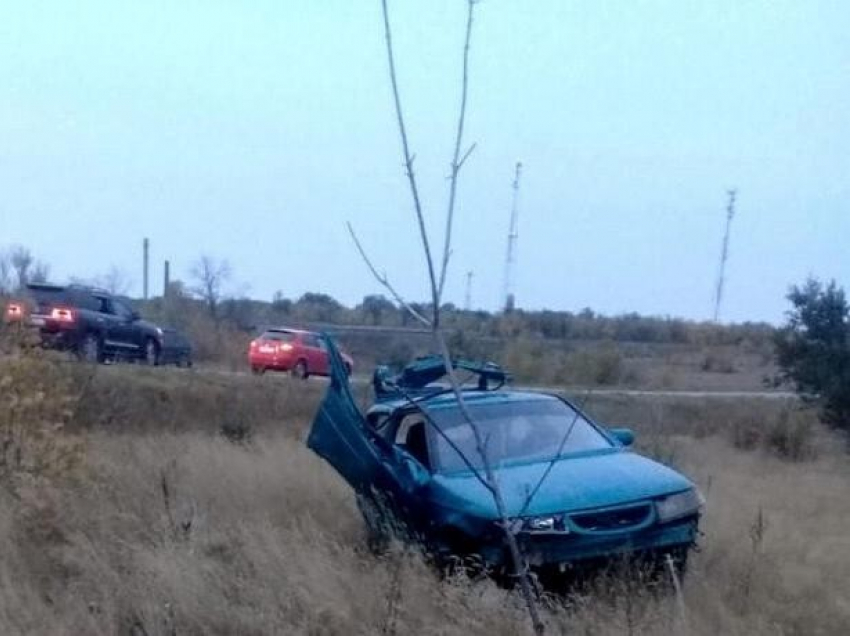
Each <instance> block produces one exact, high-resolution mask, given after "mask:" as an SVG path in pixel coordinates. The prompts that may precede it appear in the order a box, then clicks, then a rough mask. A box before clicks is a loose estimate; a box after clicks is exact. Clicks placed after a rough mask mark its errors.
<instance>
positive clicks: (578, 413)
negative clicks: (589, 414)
mask: <svg viewBox="0 0 850 636" xmlns="http://www.w3.org/2000/svg"><path fill="white" fill-rule="evenodd" d="M589 398H590V389H588V390H587V392H586V393H585V394H584V399H583V400H582V402H581V406H579V408H577V409H576V408H574V409H573V410H574V411H575V413H574V414H573V419H572V422H570V425H569V426H568V427H567V430H566V432H565V433H564V436H563V437H562V438H561V442H560V444H558V450H557V451H556V452H555V455H554V456H553V457H552V459H551V460H550V461H549V464H548V465H547V466H546V470H544V471H543V474H542V475H540V479H538V480H537V483H536V484H535V485H534V488H532V489H531V490H530V491H529V493H528V495H527V496H526V498H525V503H523V505H522V509H521V510H520V511H519V514H518V515H517V517H522V516H523V515H525V513H526V511H527V510H528V507H529V506H530V505H531V502H532V500H533V499H534V497H535V496H536V495H537V492H538V491H539V490H540V487H541V486H542V485H543V482H544V481H546V478H547V477H549V473H550V472H552V468H553V467H554V466H555V464H556V463H557V462H558V460H559V459H561V453H563V452H564V447H565V446H566V445H567V440H568V439H569V438H570V435H572V432H573V428H575V425H576V422H578V418H579V417H580V416H581V411H583V410H584V405H585V404H586V403H587V400H588V399H589Z"/></svg>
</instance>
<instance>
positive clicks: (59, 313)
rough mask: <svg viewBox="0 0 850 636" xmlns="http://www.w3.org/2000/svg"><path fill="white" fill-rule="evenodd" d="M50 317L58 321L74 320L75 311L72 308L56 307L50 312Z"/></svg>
mask: <svg viewBox="0 0 850 636" xmlns="http://www.w3.org/2000/svg"><path fill="white" fill-rule="evenodd" d="M50 317H51V318H52V319H53V320H55V321H56V322H74V312H73V311H71V310H70V309H60V308H58V307H57V308H56V309H54V310H53V311H51V312H50Z"/></svg>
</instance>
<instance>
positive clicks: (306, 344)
mask: <svg viewBox="0 0 850 636" xmlns="http://www.w3.org/2000/svg"><path fill="white" fill-rule="evenodd" d="M341 355H342V359H343V362H345V369H346V371H347V372H348V374H349V375H351V370H352V368H353V367H354V361H353V360H352V359H351V356H349V355H348V354H346V353H341ZM248 361H249V362H250V364H251V370H252V371H253V372H254V373H264V372H265V371H267V370H272V371H291V372H292V375H294V376H296V377H298V378H306V377H308V376H310V375H328V374H329V373H330V369H329V363H328V351H327V349H326V347H325V342H324V340H322V339H321V338H320V337H319V335H318V334H316V333H313V332H312V331H301V330H299V329H284V328H276V329H268V330H267V331H265V332H263V334H262V335H261V336H260V337H258V338H256V339H255V340H252V341H251V348H250V349H249V350H248Z"/></svg>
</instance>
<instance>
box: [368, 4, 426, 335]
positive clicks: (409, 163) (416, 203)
mask: <svg viewBox="0 0 850 636" xmlns="http://www.w3.org/2000/svg"><path fill="white" fill-rule="evenodd" d="M381 7H382V9H383V14H384V35H385V36H386V40H387V60H388V62H389V69H390V80H391V82H392V86H393V100H394V101H395V112H396V117H397V119H398V130H399V134H400V135H401V147H402V152H403V154H404V165H405V167H406V168H407V180H408V182H409V183H410V192H411V194H412V195H413V207H414V210H415V212H416V221H417V223H418V224H419V236H420V238H421V240H422V248H423V249H424V250H425V262H426V264H427V266H428V278H429V280H430V282H431V302H432V303H433V305H434V318H433V320H432V322H433V324H434V325H435V326H437V325H438V324H439V320H440V316H439V307H440V298H439V296H438V295H437V278H436V275H435V273H434V260H433V258H431V243H430V241H429V240H428V231H427V230H426V228H425V216H424V215H423V214H422V204H421V202H420V199H419V187H418V186H417V184H416V175H415V174H414V173H413V158H414V157H413V156H411V154H410V145H409V144H408V141H407V128H406V126H405V124H404V114H403V113H402V109H401V98H400V97H399V94H398V81H397V80H396V72H395V56H394V54H393V39H392V29H391V28H390V17H389V11H388V9H387V0H381Z"/></svg>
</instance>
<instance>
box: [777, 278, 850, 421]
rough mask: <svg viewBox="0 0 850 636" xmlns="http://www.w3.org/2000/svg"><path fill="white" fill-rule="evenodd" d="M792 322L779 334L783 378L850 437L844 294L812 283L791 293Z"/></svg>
mask: <svg viewBox="0 0 850 636" xmlns="http://www.w3.org/2000/svg"><path fill="white" fill-rule="evenodd" d="M788 300H790V301H791V304H792V306H793V307H792V309H791V310H790V311H789V312H788V323H787V324H786V325H785V326H784V327H783V328H782V329H780V330H779V331H778V332H777V334H776V350H777V362H778V364H779V368H780V371H781V376H782V378H783V379H785V380H787V381H790V382H792V383H793V384H794V385H795V386H796V389H797V392H798V393H800V395H801V396H802V397H803V399H804V400H806V401H810V402H814V403H817V404H818V405H819V406H820V407H821V417H822V418H823V420H824V421H825V422H827V423H829V424H832V425H833V426H835V427H837V428H839V429H842V430H844V431H848V432H850V307H849V306H848V304H847V299H846V297H845V295H844V291H843V290H842V289H840V288H839V287H837V286H836V284H835V282H834V281H833V282H830V283H829V284H828V285H826V286H824V285H822V284H821V283H820V282H819V281H817V280H814V279H809V280H808V281H806V283H805V284H804V285H803V286H802V287H796V286H795V287H792V288H791V291H790V292H789V294H788Z"/></svg>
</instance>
